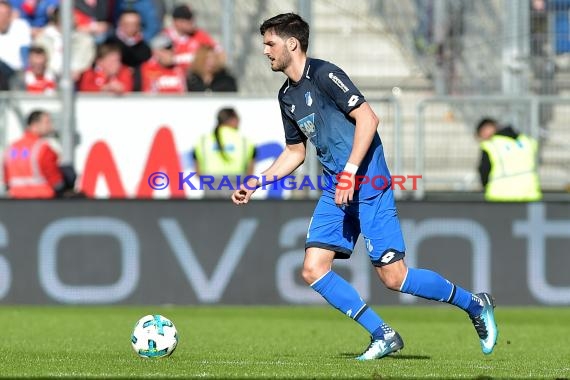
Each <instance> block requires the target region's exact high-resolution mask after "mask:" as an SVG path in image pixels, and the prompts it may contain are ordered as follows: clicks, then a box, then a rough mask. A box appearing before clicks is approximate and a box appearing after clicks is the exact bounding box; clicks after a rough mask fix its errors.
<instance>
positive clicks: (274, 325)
mask: <svg viewBox="0 0 570 380" xmlns="http://www.w3.org/2000/svg"><path fill="white" fill-rule="evenodd" d="M375 310H377V311H379V312H380V313H381V315H382V316H383V318H384V319H385V320H386V321H388V322H389V323H390V324H391V325H392V326H393V327H394V328H395V329H397V330H398V331H399V332H400V334H401V335H402V337H403V339H404V342H405V348H404V350H402V351H401V352H400V353H398V354H396V355H394V356H390V357H387V358H384V359H381V360H375V361H369V362H358V361H356V360H355V359H354V357H355V356H356V355H357V354H359V353H360V352H361V351H362V350H363V349H364V348H366V346H367V345H368V343H369V338H368V335H367V334H366V332H365V331H364V330H362V329H361V327H360V326H358V325H357V324H356V323H354V322H352V321H351V320H349V319H348V318H347V317H345V316H343V315H342V314H340V313H339V312H337V311H336V310H333V309H331V308H329V307H326V306H322V307H321V306H317V307H289V306H283V307H221V306H220V307H201V306H200V307H152V306H148V307H147V306H136V307H123V306H121V307H30V306H0V315H1V316H2V318H1V320H2V326H3V328H2V334H1V339H2V340H1V342H2V343H1V346H2V350H1V354H0V377H8V378H16V377H19V378H26V377H42V378H45V377H69V378H311V379H329V378H365V379H387V378H433V379H443V378H471V379H491V378H553V379H563V378H570V343H569V340H568V336H569V330H568V329H569V327H568V326H569V325H570V324H569V323H570V308H507V307H500V306H499V308H498V309H497V310H496V318H497V321H498V324H499V330H500V335H499V342H498V344H497V346H496V348H495V352H493V354H491V355H489V356H485V355H483V354H482V353H481V350H480V346H479V341H478V338H477V336H476V333H475V329H474V328H473V326H472V325H471V322H470V321H469V319H468V317H467V316H466V315H465V314H464V313H463V312H461V311H460V310H457V309H454V308H452V307H448V306H443V307H416V306H410V307H375ZM146 314H162V315H164V316H166V317H167V318H170V319H171V320H172V321H173V322H174V324H175V325H176V328H177V329H178V333H179V336H180V342H179V345H178V347H177V349H176V351H175V352H174V354H173V355H172V356H171V357H168V358H163V359H143V358H139V357H138V356H137V355H136V354H135V352H134V351H133V350H132V348H131V344H130V334H131V331H132V328H133V326H134V323H135V322H136V321H137V320H138V319H139V318H140V317H142V316H143V315H146Z"/></svg>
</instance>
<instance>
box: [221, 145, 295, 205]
mask: <svg viewBox="0 0 570 380" xmlns="http://www.w3.org/2000/svg"><path fill="white" fill-rule="evenodd" d="M305 145H306V142H304V141H303V142H299V143H297V144H287V145H285V149H283V152H281V154H280V155H279V157H277V159H276V160H275V161H274V162H273V164H271V166H270V167H269V168H268V169H267V170H265V171H264V172H263V173H261V178H260V179H258V178H251V179H249V180H248V181H247V183H246V184H244V185H242V186H241V187H240V188H239V189H238V190H236V191H234V193H233V194H232V201H233V202H234V203H235V204H236V205H241V204H245V203H247V202H249V199H250V198H251V196H252V194H253V193H254V192H255V190H256V189H257V188H258V187H259V186H261V185H262V184H263V182H264V180H265V179H268V180H270V181H276V180H280V179H281V178H284V177H286V176H288V175H290V174H291V173H293V172H294V171H295V169H297V168H298V167H299V166H301V164H302V163H303V162H304V161H305V154H306V146H305Z"/></svg>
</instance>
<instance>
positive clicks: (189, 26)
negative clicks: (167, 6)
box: [164, 5, 223, 71]
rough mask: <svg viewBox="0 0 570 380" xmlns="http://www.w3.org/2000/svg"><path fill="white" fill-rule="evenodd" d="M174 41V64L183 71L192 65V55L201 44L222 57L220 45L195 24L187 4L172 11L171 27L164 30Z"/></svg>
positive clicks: (192, 13)
mask: <svg viewBox="0 0 570 380" xmlns="http://www.w3.org/2000/svg"><path fill="white" fill-rule="evenodd" d="M164 34H166V35H167V36H168V37H170V39H172V41H173V42H174V53H175V54H176V64H177V65H178V66H180V67H182V69H184V70H185V71H186V70H188V69H189V68H190V67H191V66H192V62H193V61H194V56H195V55H196V52H197V51H198V49H199V48H200V47H202V46H210V47H212V48H213V49H214V50H215V52H216V53H217V54H220V56H221V57H223V52H222V47H221V45H220V44H219V43H217V42H216V41H215V40H214V39H213V38H212V37H211V36H210V35H209V34H208V32H206V31H205V30H203V29H200V28H198V27H197V25H196V21H195V20H194V12H192V10H191V9H190V7H188V6H187V5H179V6H177V7H176V8H174V10H173V11H172V27H170V28H166V29H165V30H164Z"/></svg>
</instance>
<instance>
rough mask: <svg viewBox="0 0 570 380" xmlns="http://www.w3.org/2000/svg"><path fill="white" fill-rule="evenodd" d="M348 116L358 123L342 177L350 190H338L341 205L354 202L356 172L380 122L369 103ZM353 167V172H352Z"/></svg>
mask: <svg viewBox="0 0 570 380" xmlns="http://www.w3.org/2000/svg"><path fill="white" fill-rule="evenodd" d="M348 115H349V116H350V117H351V118H353V119H354V120H355V121H356V126H355V130H354V141H353V143H352V150H351V152H350V156H348V162H347V167H345V169H346V170H345V171H344V172H343V173H342V174H341V175H342V176H343V178H345V179H347V180H349V181H350V183H351V186H350V187H348V188H345V187H343V188H337V190H336V193H335V203H336V204H339V205H343V204H348V202H350V201H352V197H353V195H354V188H355V185H356V170H357V168H358V167H359V166H360V163H361V162H362V160H363V159H364V156H366V153H367V152H368V149H370V144H372V140H373V139H374V135H375V134H376V130H377V128H378V124H379V122H380V121H379V120H378V117H377V116H376V114H375V113H374V111H373V110H372V108H371V107H370V105H369V104H368V103H367V102H364V103H362V104H361V105H360V106H359V107H358V108H355V109H353V110H352V111H351V112H350V113H349V114H348ZM351 165H354V166H351ZM351 167H352V168H353V170H350V168H351Z"/></svg>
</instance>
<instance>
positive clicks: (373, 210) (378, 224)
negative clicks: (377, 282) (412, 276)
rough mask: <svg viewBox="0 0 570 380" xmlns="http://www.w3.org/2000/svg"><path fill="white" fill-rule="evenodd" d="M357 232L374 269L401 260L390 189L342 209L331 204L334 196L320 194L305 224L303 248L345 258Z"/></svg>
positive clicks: (400, 241)
mask: <svg viewBox="0 0 570 380" xmlns="http://www.w3.org/2000/svg"><path fill="white" fill-rule="evenodd" d="M361 232H362V236H363V238H364V242H365V246H366V250H367V251H368V255H369V256H370V260H371V261H372V264H374V265H375V266H384V265H387V264H390V263H393V262H395V261H398V260H401V259H402V258H403V257H404V255H405V251H406V247H405V245H404V237H403V235H402V229H401V228H400V221H399V219H398V210H397V209H396V204H395V202H394V196H393V192H392V190H390V189H387V190H386V191H383V192H381V193H380V194H378V195H377V196H375V197H373V198H369V199H360V200H358V201H353V202H352V203H350V204H349V205H348V206H345V207H342V208H341V207H339V206H337V205H336V204H335V203H334V195H331V194H328V193H326V192H325V193H323V194H322V195H321V198H320V199H319V202H318V203H317V206H316V207H315V211H314V213H313V217H312V218H311V223H310V224H309V231H308V232H307V240H306V243H305V249H307V248H310V247H318V248H324V249H328V250H331V251H334V252H335V253H336V255H335V258H340V259H348V258H349V257H350V255H351V254H352V251H353V250H354V246H355V245H356V241H357V239H358V236H359V235H360V233H361Z"/></svg>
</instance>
